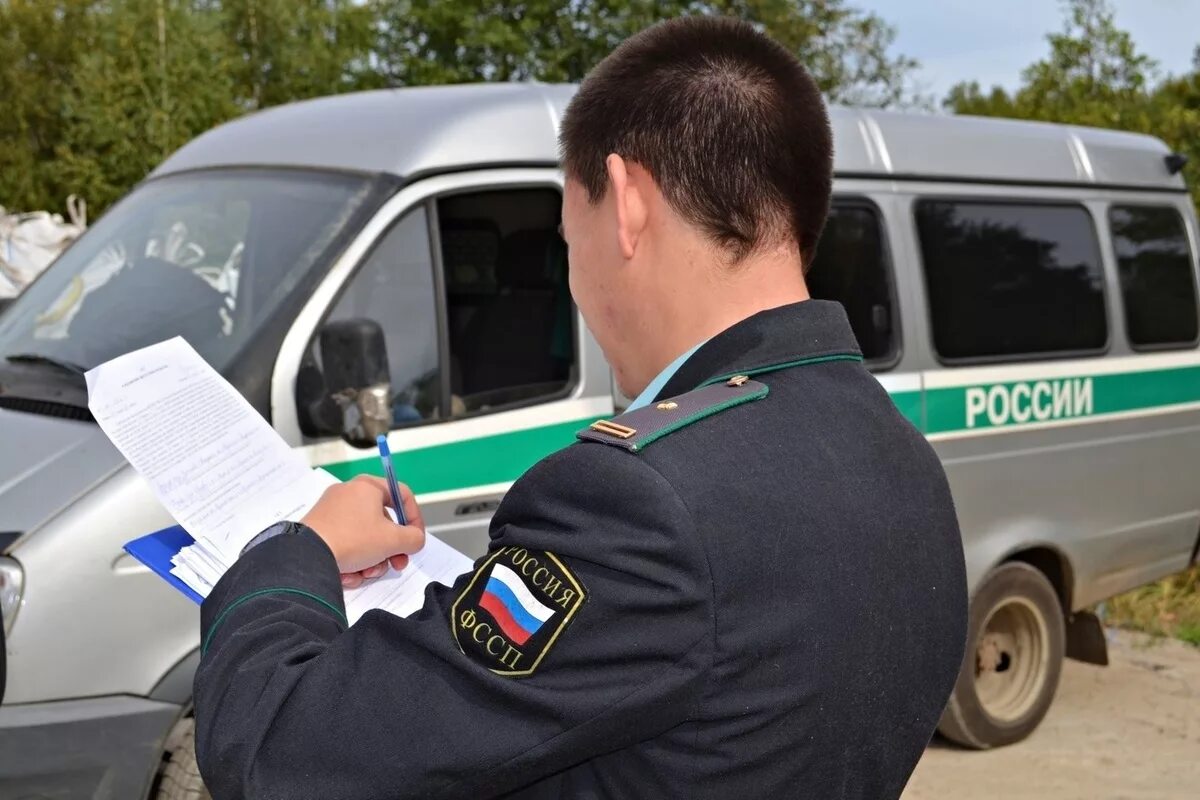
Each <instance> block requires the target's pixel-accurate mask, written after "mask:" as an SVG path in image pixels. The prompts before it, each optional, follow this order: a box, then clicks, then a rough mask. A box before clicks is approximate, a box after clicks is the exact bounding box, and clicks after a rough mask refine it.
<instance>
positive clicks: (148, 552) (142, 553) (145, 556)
mask: <svg viewBox="0 0 1200 800" xmlns="http://www.w3.org/2000/svg"><path fill="white" fill-rule="evenodd" d="M195 541H196V540H195V539H193V538H192V536H191V534H190V533H188V532H187V531H185V530H184V529H183V528H181V527H180V526H178V525H172V526H171V527H170V528H163V529H162V530H161V531H155V532H154V533H151V534H149V535H147V536H143V537H141V538H140V539H134V540H133V541H132V542H126V543H125V552H126V553H129V555H131V556H133V557H134V558H136V559H137V560H138V561H140V562H142V563H143V564H145V565H146V566H147V567H149V568H150V570H151V571H152V572H153V573H154V574H155V575H157V576H158V577H160V578H162V579H163V580H165V581H166V582H167V583H169V584H171V585H172V586H174V587H175V588H176V589H178V590H179V591H181V592H183V594H184V595H185V596H186V597H188V598H190V599H191V600H192V602H193V603H195V604H196V605H200V603H202V602H204V598H203V597H201V596H200V595H198V594H196V592H195V591H193V590H192V588H191V587H189V586H188V585H187V584H186V583H184V582H183V581H181V580H179V578H176V577H175V576H174V575H172V574H171V559H172V558H174V557H175V554H176V553H178V552H179V551H180V550H182V549H183V548H185V547H187V546H188V545H190V544H194V543H195Z"/></svg>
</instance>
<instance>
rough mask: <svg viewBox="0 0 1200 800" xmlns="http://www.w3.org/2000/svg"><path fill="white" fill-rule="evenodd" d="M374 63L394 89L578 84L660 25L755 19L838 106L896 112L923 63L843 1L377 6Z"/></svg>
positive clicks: (427, 1)
mask: <svg viewBox="0 0 1200 800" xmlns="http://www.w3.org/2000/svg"><path fill="white" fill-rule="evenodd" d="M373 7H374V8H375V9H376V11H377V17H378V20H379V22H378V30H379V43H378V46H377V57H378V61H379V68H380V70H381V72H382V74H383V76H384V77H385V79H386V80H387V81H388V82H389V83H391V84H394V85H417V84H426V83H461V82H467V81H508V80H529V79H533V80H543V81H578V80H581V79H582V78H583V76H584V75H585V74H586V73H587V71H588V70H589V69H591V68H592V67H593V66H594V65H595V64H596V63H597V62H598V61H600V59H602V58H603V57H604V56H605V55H606V54H607V53H608V52H610V51H611V50H612V49H613V48H614V47H615V46H616V45H617V44H619V43H620V42H621V41H622V40H623V39H625V38H627V37H629V36H631V35H632V34H634V33H636V32H637V31H639V30H641V29H642V28H644V27H646V26H647V25H650V24H651V23H653V22H656V21H658V20H661V19H667V18H670V17H676V16H680V15H684V14H723V15H728V16H734V17H738V18H740V19H745V20H749V21H751V22H753V23H755V24H756V25H758V26H759V27H760V28H761V29H763V30H765V31H766V32H768V33H770V34H771V35H772V36H774V37H775V38H776V39H778V40H779V41H780V42H781V43H782V44H783V45H784V46H786V47H787V48H788V49H790V50H792V51H793V52H795V53H796V54H797V55H798V56H799V57H800V58H801V59H802V60H803V61H804V63H805V64H806V65H807V66H808V67H809V68H810V69H811V70H812V72H813V75H814V76H815V78H816V80H817V82H818V84H819V85H820V86H821V88H822V90H823V91H824V92H825V93H826V95H827V96H829V97H830V98H831V99H832V100H834V101H837V102H852V103H856V104H860V105H880V106H882V105H894V104H896V103H898V102H900V101H902V100H903V99H905V97H906V92H907V91H908V82H909V79H910V77H911V75H912V73H913V70H914V69H915V68H916V62H915V61H914V60H912V59H910V58H907V57H904V56H894V55H892V54H891V52H890V50H891V46H892V43H893V41H894V39H895V30H894V29H893V28H892V27H891V26H889V25H888V24H887V23H886V22H884V21H883V20H882V19H881V18H880V17H878V16H877V15H875V14H871V13H867V12H863V11H860V10H858V9H855V8H853V7H851V6H849V5H847V4H846V2H845V0H716V1H715V2H695V0H657V1H655V0H573V1H572V2H568V3H561V2H551V1H550V0H528V1H527V2H521V3H508V2H497V1H496V0H463V2H455V3H447V2H442V1H440V0H400V1H399V2H392V1H390V0H376V2H375V3H374V6H373Z"/></svg>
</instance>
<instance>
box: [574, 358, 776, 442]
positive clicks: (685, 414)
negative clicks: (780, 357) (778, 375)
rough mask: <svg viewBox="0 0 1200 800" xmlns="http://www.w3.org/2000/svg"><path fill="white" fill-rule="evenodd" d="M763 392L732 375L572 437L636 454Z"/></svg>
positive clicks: (762, 385) (742, 377) (762, 388)
mask: <svg viewBox="0 0 1200 800" xmlns="http://www.w3.org/2000/svg"><path fill="white" fill-rule="evenodd" d="M767 392H768V389H767V385H766V384H765V383H759V382H758V381H753V380H750V379H749V378H748V377H746V376H745V375H735V376H733V377H732V378H730V379H728V380H726V381H722V382H721V383H714V384H710V385H708V386H701V387H700V388H699V389H696V390H694V391H691V392H688V393H686V394H681V395H677V396H675V397H671V398H668V399H666V400H660V401H659V402H657V403H650V404H649V405H645V406H642V407H641V408H639V409H636V410H634V411H627V412H626V413H624V414H621V415H619V416H616V417H613V418H612V419H609V420H605V419H602V420H599V421H598V422H593V423H592V424H591V425H590V426H588V427H587V428H584V429H583V430H581V431H579V433H577V434H575V435H576V436H577V437H578V438H580V439H583V440H585V441H591V442H602V443H604V444H610V445H612V446H614V447H622V448H624V449H626V450H629V451H630V452H634V453H636V452H637V451H638V450H641V449H642V448H643V447H645V446H646V445H648V444H650V443H651V442H655V441H658V440H659V439H661V438H662V437H664V436H666V435H667V434H669V433H674V432H675V431H677V430H679V429H680V428H686V427H687V426H688V425H691V424H692V423H693V422H697V421H699V420H702V419H704V418H705V417H711V416H712V415H713V414H717V413H719V412H721V411H724V410H725V409H727V408H733V407H734V406H737V405H741V404H742V403H748V402H750V401H751V400H759V399H761V398H763V397H766V396H767Z"/></svg>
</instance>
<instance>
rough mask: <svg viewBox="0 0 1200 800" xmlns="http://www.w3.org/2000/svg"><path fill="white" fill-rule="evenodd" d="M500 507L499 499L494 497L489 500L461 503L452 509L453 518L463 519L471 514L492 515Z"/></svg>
mask: <svg viewBox="0 0 1200 800" xmlns="http://www.w3.org/2000/svg"><path fill="white" fill-rule="evenodd" d="M499 507H500V498H499V497H495V498H492V499H490V500H476V501H474V502H471V503H463V504H462V505H460V506H459V507H458V508H456V509H454V516H456V517H465V516H469V515H472V514H492V513H495V511H496V509H497V508H499Z"/></svg>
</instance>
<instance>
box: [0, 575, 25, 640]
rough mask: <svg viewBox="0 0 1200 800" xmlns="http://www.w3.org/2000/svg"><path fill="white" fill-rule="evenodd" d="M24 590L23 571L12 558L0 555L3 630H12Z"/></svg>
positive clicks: (6, 631)
mask: <svg viewBox="0 0 1200 800" xmlns="http://www.w3.org/2000/svg"><path fill="white" fill-rule="evenodd" d="M24 590H25V572H24V570H22V569H21V565H20V563H19V562H18V561H17V560H16V559H13V558H8V557H7V556H0V617H3V618H4V632H5V633H6V634H8V633H11V632H12V624H13V620H14V619H16V616H17V609H18V608H20V606H21V594H22V592H24Z"/></svg>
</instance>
